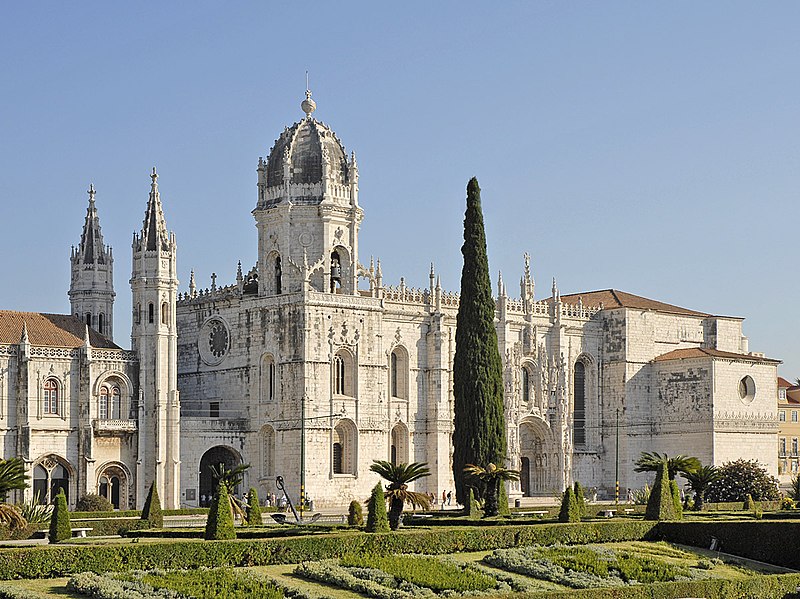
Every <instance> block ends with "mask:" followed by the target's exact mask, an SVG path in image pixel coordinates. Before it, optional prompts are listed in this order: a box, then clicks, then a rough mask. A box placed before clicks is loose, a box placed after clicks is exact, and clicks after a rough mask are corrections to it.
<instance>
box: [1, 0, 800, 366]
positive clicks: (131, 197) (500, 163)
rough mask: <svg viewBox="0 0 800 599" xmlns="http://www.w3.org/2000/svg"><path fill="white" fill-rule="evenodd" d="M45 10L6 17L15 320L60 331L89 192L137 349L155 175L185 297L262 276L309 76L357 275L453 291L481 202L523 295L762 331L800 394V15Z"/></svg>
mask: <svg viewBox="0 0 800 599" xmlns="http://www.w3.org/2000/svg"><path fill="white" fill-rule="evenodd" d="M284 4H285V6H278V3H272V2H270V3H268V2H233V3H228V2H225V3H222V2H191V3H188V2H127V3H109V2H78V3H64V2H37V3H10V2H9V3H4V5H3V7H2V9H0V65H1V66H2V68H1V69H0V73H2V77H0V89H2V93H0V198H2V200H1V201H2V207H3V211H2V219H0V239H1V240H2V252H3V256H4V259H3V260H2V270H1V271H0V280H2V281H3V284H2V287H0V307H2V308H6V309H21V310H34V311H53V312H66V311H67V310H68V306H69V303H68V299H67V296H66V292H67V288H68V285H69V260H68V258H69V248H70V246H71V245H72V244H76V243H77V242H78V241H79V235H80V230H81V226H82V223H83V218H84V214H85V209H86V201H87V196H86V193H85V190H86V188H87V186H88V184H89V182H93V183H94V185H95V187H96V188H97V202H98V209H99V211H100V216H101V222H102V226H103V233H104V236H105V240H106V243H108V244H111V245H112V246H113V247H114V252H115V254H114V255H115V258H116V261H115V273H116V290H117V305H116V322H115V326H116V340H117V341H118V342H119V343H121V344H122V345H124V346H127V345H128V343H129V338H128V332H129V330H130V316H129V312H130V297H129V291H128V289H129V288H128V278H129V276H130V240H131V234H132V232H133V231H134V230H135V229H138V228H140V227H141V222H142V218H143V215H144V208H145V202H146V200H147V193H148V189H149V183H150V179H149V177H148V173H149V171H150V168H151V167H152V166H153V165H156V166H157V167H158V170H159V174H160V175H161V177H160V179H159V183H160V187H161V192H162V199H163V202H164V207H165V212H166V217H167V223H168V226H169V227H170V228H171V229H173V230H174V231H175V233H176V234H177V238H178V244H179V270H180V278H181V288H182V290H185V289H186V286H187V284H188V278H189V277H188V274H189V270H190V269H191V268H194V269H195V271H196V273H197V277H198V283H199V284H202V285H203V286H205V285H208V284H209V282H210V275H211V272H216V273H218V275H219V281H220V283H229V282H232V281H233V279H234V276H235V272H236V263H237V261H238V260H241V261H242V263H243V264H244V265H245V268H247V267H249V266H250V265H252V264H253V263H254V262H255V259H256V229H255V226H254V221H253V218H252V216H251V214H250V211H251V210H252V208H253V207H254V205H255V200H256V173H255V168H256V165H257V160H258V157H259V156H266V155H267V154H268V152H269V149H270V147H271V146H272V143H273V141H274V140H275V138H276V137H277V136H278V135H279V133H280V132H281V131H282V130H283V127H284V126H286V125H289V124H291V123H292V122H294V121H296V120H298V119H299V117H301V116H302V113H301V112H300V108H299V102H300V100H301V99H302V97H303V91H304V87H305V71H306V70H309V71H310V73H311V87H312V89H313V92H314V99H315V100H316V101H317V103H318V110H317V113H316V116H317V117H318V118H319V119H320V120H323V121H325V122H326V123H329V124H330V125H331V126H332V127H333V129H334V130H335V131H336V132H337V133H338V134H339V137H340V139H341V140H342V141H343V143H344V144H345V145H346V147H347V149H348V150H350V149H354V150H355V151H356V152H357V154H358V159H359V166H360V174H361V180H360V183H361V199H362V206H363V207H364V209H365V211H366V218H365V221H364V223H363V227H362V235H361V256H360V257H361V260H362V261H363V262H366V261H367V260H369V256H370V255H371V254H373V255H375V256H376V257H377V256H379V257H380V258H381V259H382V263H383V266H384V277H385V280H386V281H387V283H388V282H392V283H396V282H397V281H398V280H399V278H400V277H401V276H405V277H406V281H407V282H408V284H410V285H415V286H423V285H426V284H427V274H428V270H429V265H430V262H431V261H434V262H435V263H436V267H437V271H438V272H439V273H441V275H442V282H443V285H444V286H445V287H446V288H447V289H451V290H456V289H457V288H458V284H459V273H460V266H461V256H460V251H459V248H460V244H461V233H462V229H461V227H462V219H463V209H464V197H465V185H466V183H467V180H468V179H469V177H471V176H472V175H476V176H477V177H478V178H479V180H480V184H481V187H482V189H483V203H484V211H485V217H486V224H487V235H488V242H489V255H490V261H491V266H492V270H493V272H494V273H495V275H493V278H496V272H497V271H498V270H502V271H503V275H504V278H505V280H506V282H507V284H508V287H509V290H510V291H514V292H516V282H517V281H518V280H519V276H520V274H521V270H522V254H523V252H525V251H528V252H530V254H531V255H532V265H533V272H534V276H535V278H536V281H537V284H538V285H537V296H538V297H539V298H542V297H546V296H547V295H549V290H550V281H551V278H552V277H553V276H556V277H557V278H558V283H559V288H560V290H561V292H562V293H571V292H580V291H587V290H593V289H604V288H609V287H613V288H616V289H622V290H625V291H628V292H631V293H636V294H640V295H644V296H647V297H651V298H655V299H659V300H662V301H666V302H670V303H675V304H678V305H682V306H685V307H688V308H693V309H698V310H704V311H709V312H713V313H716V314H726V315H737V316H744V317H746V319H747V320H746V321H745V324H744V326H745V334H747V335H748V336H749V337H750V349H751V350H752V351H761V352H764V353H766V354H767V355H769V356H771V357H775V358H779V359H782V360H784V364H783V366H782V367H781V369H780V372H781V374H783V375H784V376H786V377H787V378H794V377H796V376H800V344H798V338H800V316H798V309H797V304H798V299H797V298H798V297H800V283H799V282H798V277H797V262H798V260H797V259H798V250H797V245H798V244H797V242H796V240H795V233H794V231H795V230H796V227H797V225H796V223H798V222H799V221H800V208H799V207H798V206H799V205H800V203H799V202H798V199H799V198H798V196H799V195H800V141H799V140H800V135H799V134H800V111H798V97H800V78H798V73H800V35H798V29H797V27H798V23H800V4H798V3H796V2H785V3H780V2H765V3H761V2H758V3H755V2H724V3H722V2H714V3H711V2H709V3H698V2H669V3H663V2H662V3H652V2H647V3H644V2H524V3H523V2H520V3H515V2H503V3H496V2H395V3H386V2H363V3H351V2H324V3H323V2H319V3H316V2H304V3H284Z"/></svg>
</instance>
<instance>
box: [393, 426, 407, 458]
mask: <svg viewBox="0 0 800 599" xmlns="http://www.w3.org/2000/svg"><path fill="white" fill-rule="evenodd" d="M391 436H392V443H391V446H390V447H389V461H390V462H391V463H392V464H407V463H408V429H407V428H406V426H405V425H404V424H403V423H401V422H398V423H397V424H396V425H395V426H394V428H392V435H391Z"/></svg>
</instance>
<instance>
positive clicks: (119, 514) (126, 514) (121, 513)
mask: <svg viewBox="0 0 800 599" xmlns="http://www.w3.org/2000/svg"><path fill="white" fill-rule="evenodd" d="M261 510H262V511H264V510H269V508H264V507H262V508H261ZM272 511H274V510H272ZM161 513H162V514H164V515H165V516H198V515H201V514H208V508H207V507H195V508H186V509H182V510H161ZM69 516H70V518H72V519H73V520H81V519H84V518H89V519H91V520H97V519H98V518H141V516H142V510H117V511H115V512H70V514H69Z"/></svg>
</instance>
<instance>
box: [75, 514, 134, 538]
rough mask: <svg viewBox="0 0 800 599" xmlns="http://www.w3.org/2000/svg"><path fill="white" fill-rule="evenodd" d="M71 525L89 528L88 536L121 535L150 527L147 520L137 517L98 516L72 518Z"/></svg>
mask: <svg viewBox="0 0 800 599" xmlns="http://www.w3.org/2000/svg"><path fill="white" fill-rule="evenodd" d="M72 526H74V527H76V528H91V529H92V530H90V531H89V532H88V533H87V535H88V536H90V537H105V536H110V535H121V536H125V534H126V533H127V532H129V531H133V530H141V529H143V528H150V523H149V522H148V521H147V520H141V519H139V518H100V519H99V520H81V521H80V522H76V521H75V520H72Z"/></svg>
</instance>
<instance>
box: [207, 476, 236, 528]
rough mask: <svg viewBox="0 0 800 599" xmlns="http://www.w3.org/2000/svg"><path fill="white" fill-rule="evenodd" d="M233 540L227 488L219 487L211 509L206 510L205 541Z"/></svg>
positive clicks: (231, 513)
mask: <svg viewBox="0 0 800 599" xmlns="http://www.w3.org/2000/svg"><path fill="white" fill-rule="evenodd" d="M235 538H236V529H235V528H234V527H233V510H231V498H230V496H229V495H228V488H227V487H226V486H225V485H219V487H218V488H217V494H216V495H215V496H214V500H213V501H212V502H211V509H209V510H208V520H207V521H206V534H205V539H206V540H207V541H223V540H229V539H235Z"/></svg>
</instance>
